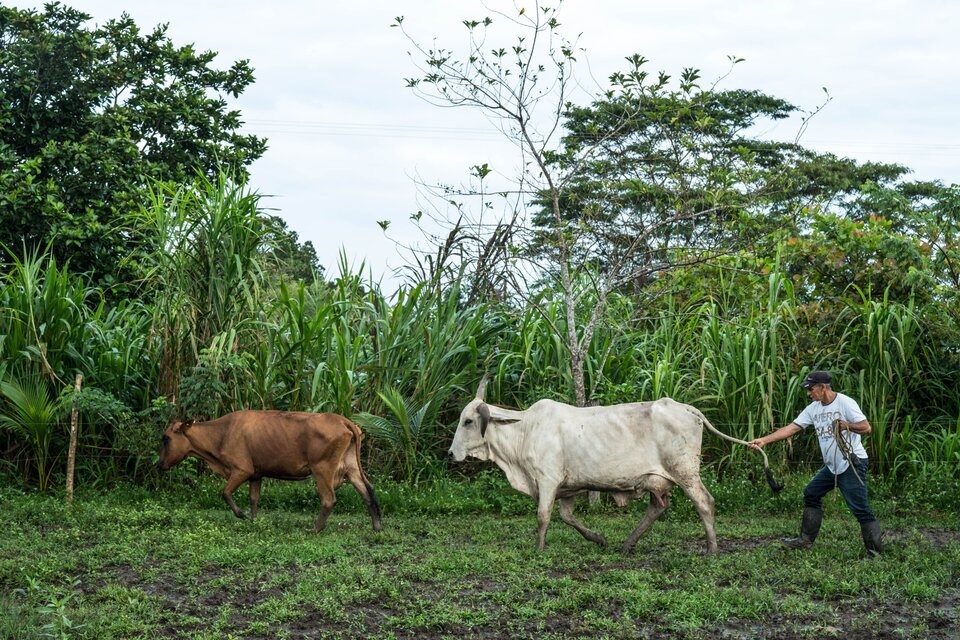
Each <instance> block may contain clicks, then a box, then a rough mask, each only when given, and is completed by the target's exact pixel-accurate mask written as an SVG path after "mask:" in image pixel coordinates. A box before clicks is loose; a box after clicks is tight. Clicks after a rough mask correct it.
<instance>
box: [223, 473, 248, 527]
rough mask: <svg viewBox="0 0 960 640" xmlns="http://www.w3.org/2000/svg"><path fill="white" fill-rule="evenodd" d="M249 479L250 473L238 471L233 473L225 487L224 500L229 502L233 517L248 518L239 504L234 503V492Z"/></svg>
mask: <svg viewBox="0 0 960 640" xmlns="http://www.w3.org/2000/svg"><path fill="white" fill-rule="evenodd" d="M249 477H250V474H249V473H244V472H242V471H237V470H234V471H231V472H230V477H229V478H227V484H226V485H225V486H224V487H223V499H224V500H226V501H227V504H228V505H229V506H230V510H231V511H233V515H235V516H237V517H238V518H246V517H247V516H246V515H245V514H244V513H243V511H241V510H240V507H238V506H237V503H236V502H234V501H233V492H234V491H236V490H237V487H239V486H240V485H242V484H243V483H244V482H246V481H247V478H249Z"/></svg>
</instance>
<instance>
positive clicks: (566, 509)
mask: <svg viewBox="0 0 960 640" xmlns="http://www.w3.org/2000/svg"><path fill="white" fill-rule="evenodd" d="M558 502H559V503H560V519H561V520H563V521H564V522H566V523H567V524H568V525H570V526H571V527H573V528H574V529H576V530H577V531H579V532H580V535H582V536H583V537H584V538H586V539H587V540H589V541H590V542H596V543H597V544H598V545H600V546H601V547H605V546H607V539H606V538H604V537H603V536H602V535H600V534H599V533H597V532H595V531H591V530H590V529H587V528H586V527H585V526H583V525H582V524H580V522H579V521H578V520H577V519H576V517H574V515H573V507H574V504H575V502H576V498H573V497H570V498H560V499H559V500H558Z"/></svg>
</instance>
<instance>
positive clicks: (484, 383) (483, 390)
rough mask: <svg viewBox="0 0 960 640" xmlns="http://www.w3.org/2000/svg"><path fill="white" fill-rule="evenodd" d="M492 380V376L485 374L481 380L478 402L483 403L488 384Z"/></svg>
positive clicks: (478, 388) (478, 389)
mask: <svg viewBox="0 0 960 640" xmlns="http://www.w3.org/2000/svg"><path fill="white" fill-rule="evenodd" d="M489 380H490V376H488V375H487V374H483V378H482V379H481V380H480V386H479V387H477V400H480V401H481V402H482V401H483V396H484V394H485V393H486V391H487V382H488V381H489Z"/></svg>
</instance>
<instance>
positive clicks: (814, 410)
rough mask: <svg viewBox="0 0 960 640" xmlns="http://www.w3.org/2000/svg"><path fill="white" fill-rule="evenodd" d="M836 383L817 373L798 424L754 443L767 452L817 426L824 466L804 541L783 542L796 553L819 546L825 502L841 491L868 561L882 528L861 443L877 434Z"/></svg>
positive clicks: (813, 486) (816, 479)
mask: <svg viewBox="0 0 960 640" xmlns="http://www.w3.org/2000/svg"><path fill="white" fill-rule="evenodd" d="M831 380H832V378H831V376H830V373H829V372H827V371H811V372H810V374H809V375H807V377H806V378H805V379H804V381H803V382H802V383H801V384H800V386H801V387H803V388H804V389H806V390H807V396H808V397H809V398H810V400H811V401H812V402H811V403H810V404H809V405H807V407H806V408H805V409H804V410H803V411H802V412H800V415H799V416H797V417H796V419H795V420H794V421H793V422H791V423H790V424H788V425H786V426H785V427H780V428H779V429H777V430H776V431H774V432H773V433H771V434H769V435H766V436H763V437H760V438H757V439H755V440H753V441H751V442H750V446H751V447H753V448H754V449H762V448H763V447H764V446H766V445H768V444H770V443H771V442H777V441H779V440H786V439H787V438H790V437H791V436H793V435H794V434H795V433H798V432H800V431H802V430H803V429H806V428H807V427H811V426H812V427H814V429H815V430H816V433H817V438H818V439H819V440H820V452H821V453H822V454H823V462H824V466H823V467H822V468H821V469H820V470H819V471H818V472H817V473H816V475H814V476H813V479H811V480H810V482H809V483H808V484H807V486H806V488H804V490H803V519H802V521H801V523H800V536H799V537H797V538H787V539H785V540H784V541H783V543H784V544H785V545H786V546H788V547H790V548H791V549H809V548H810V547H811V546H813V542H814V540H816V539H817V534H818V533H820V523H821V522H822V521H823V497H824V496H825V495H827V493H828V492H829V491H830V490H831V489H833V488H834V487H837V488H838V489H840V493H841V494H843V499H844V500H845V501H846V503H847V507H848V508H849V509H850V511H851V513H853V515H854V517H856V519H857V521H858V522H859V523H860V532H861V534H862V536H863V544H864V546H866V548H867V557H873V556H879V555H880V553H881V547H880V523H879V522H877V518H876V516H874V515H873V511H871V510H870V504H869V502H868V501H867V451H866V449H864V448H863V443H862V442H861V441H860V438H861V436H864V435H866V434H868V433H870V431H871V430H872V429H871V427H870V423H869V422H868V421H867V418H866V416H864V415H863V412H862V411H861V410H860V406H859V405H858V404H857V403H856V401H855V400H853V398H850V397H849V396H846V395H844V394H842V393H837V392H836V391H834V390H833V389H832V388H831Z"/></svg>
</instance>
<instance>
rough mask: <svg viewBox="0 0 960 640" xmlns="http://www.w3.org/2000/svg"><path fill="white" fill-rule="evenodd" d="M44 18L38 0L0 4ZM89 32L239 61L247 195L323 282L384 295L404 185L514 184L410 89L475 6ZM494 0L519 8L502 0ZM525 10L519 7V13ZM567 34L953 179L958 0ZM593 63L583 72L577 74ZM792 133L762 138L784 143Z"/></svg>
mask: <svg viewBox="0 0 960 640" xmlns="http://www.w3.org/2000/svg"><path fill="white" fill-rule="evenodd" d="M3 2H5V3H8V4H10V5H13V6H16V7H19V8H40V7H41V6H42V3H41V2H37V1H33V0H13V1H12V2H10V1H9V0H3ZM64 4H66V5H68V6H71V7H73V8H76V9H79V10H81V11H83V12H85V13H88V14H90V15H91V16H92V22H91V24H90V25H89V26H91V27H92V26H93V24H94V23H96V24H102V23H103V22H105V21H107V20H109V19H112V18H117V17H119V16H120V15H121V13H123V12H127V13H128V14H130V15H131V17H133V19H134V20H135V21H136V22H137V23H138V25H140V27H141V29H143V30H149V29H151V28H152V27H154V26H155V25H157V24H160V23H169V32H168V34H169V36H170V37H171V39H172V40H173V42H174V44H176V45H178V46H182V45H186V44H191V43H192V44H194V45H195V46H196V48H198V49H201V50H213V51H216V52H218V53H219V55H218V57H217V58H216V60H215V62H214V65H213V66H215V67H219V68H226V67H228V66H229V65H230V63H231V62H233V61H234V60H237V59H241V58H246V59H249V60H250V61H251V64H252V66H253V67H254V68H255V75H256V82H255V83H254V85H253V86H251V87H250V88H248V90H247V92H246V93H245V94H243V95H242V96H241V97H240V99H239V100H238V101H237V102H236V103H235V104H234V105H233V106H234V107H236V108H238V109H240V110H241V112H242V113H243V116H244V121H245V123H246V124H245V131H246V132H249V133H254V134H256V135H258V136H262V137H266V138H268V140H269V147H270V148H269V150H268V151H267V152H266V154H265V155H264V157H263V158H261V159H260V160H258V161H257V162H256V163H255V164H254V165H253V167H252V170H251V171H252V180H251V187H252V188H253V189H255V190H256V191H258V192H259V193H260V194H262V195H264V196H270V197H269V198H268V199H264V200H263V202H264V204H265V205H266V206H268V207H271V208H275V209H276V210H277V211H275V213H276V214H277V215H280V216H282V217H283V218H284V219H285V220H286V221H287V223H288V225H289V226H290V228H291V229H292V230H294V231H296V232H297V233H298V234H299V236H300V239H301V240H302V241H306V240H309V241H311V242H313V244H314V246H315V247H316V249H317V253H318V255H319V258H320V261H321V264H322V265H323V266H324V267H325V268H326V269H327V272H328V275H331V276H332V275H335V274H336V273H337V264H338V254H339V252H340V250H341V248H343V249H344V250H345V251H346V253H347V256H348V259H349V261H350V263H351V264H352V265H354V267H356V266H358V265H359V264H360V263H361V262H365V263H366V265H367V266H368V267H369V268H370V269H372V271H373V274H374V277H375V278H378V279H379V278H381V277H382V278H383V280H384V283H385V284H389V281H390V276H389V272H390V270H391V269H392V268H395V267H397V266H399V265H400V264H401V263H402V262H403V257H402V256H401V255H398V253H397V250H396V247H395V245H394V242H393V241H392V240H391V239H390V238H388V237H387V236H386V235H385V234H384V232H383V231H382V230H381V229H380V227H379V226H378V224H377V221H379V220H389V221H390V227H389V230H388V235H389V236H391V237H392V238H393V239H395V240H401V241H404V242H409V241H411V240H413V239H415V238H416V237H418V234H417V232H416V231H415V229H414V227H413V225H412V223H411V222H410V221H409V215H410V214H412V213H414V212H415V211H417V210H419V209H425V208H426V207H427V206H428V203H426V202H425V201H424V198H425V195H424V192H423V190H422V189H418V187H417V186H416V183H415V180H414V178H415V176H419V177H420V178H421V179H422V180H424V181H426V182H454V183H456V182H463V181H465V180H466V177H467V174H468V171H469V167H470V166H472V165H477V164H481V163H484V162H487V163H490V164H491V165H493V166H494V167H495V168H496V169H497V170H502V171H504V172H505V173H509V172H511V170H512V169H511V167H512V166H515V165H511V163H513V162H516V161H517V158H516V157H515V156H514V155H513V152H512V151H511V148H510V147H509V146H508V145H506V144H505V143H504V141H503V140H502V136H500V135H499V134H498V133H497V132H496V131H495V130H494V129H493V128H492V126H491V125H490V124H489V123H488V122H487V121H486V120H485V119H484V118H483V117H481V116H480V114H478V113H476V112H470V111H468V110H462V109H461V110H455V109H454V110H451V109H440V108H438V107H434V106H430V105H429V104H426V103H425V102H423V101H422V100H420V99H418V98H416V97H415V96H414V95H413V94H412V93H411V92H410V90H409V89H407V88H406V87H405V85H404V78H406V77H410V76H413V75H415V73H416V70H415V68H414V67H413V64H412V62H411V59H410V58H409V57H408V55H407V52H408V51H409V50H410V44H409V42H408V41H407V40H406V39H405V38H404V37H403V36H402V34H401V33H399V32H398V30H396V29H392V28H391V27H390V25H391V23H393V21H394V17H396V16H399V15H402V16H404V18H405V20H404V25H405V26H406V28H407V30H408V31H410V32H411V33H412V34H413V35H414V36H415V37H416V38H417V39H418V40H419V41H420V42H424V43H430V42H432V41H433V40H434V38H436V41H437V43H438V44H440V45H442V46H444V47H445V48H452V49H454V50H459V51H462V49H460V46H461V44H462V43H463V42H464V33H465V30H464V28H463V26H462V24H461V22H462V20H464V19H467V18H470V19H474V18H482V17H483V16H486V15H488V14H489V11H487V10H486V9H485V8H484V4H483V3H481V2H478V1H475V0H457V1H455V0H389V1H387V0H367V1H362V0H349V1H346V0H345V1H340V0H323V1H317V0H275V1H274V2H271V3H267V2H263V0H202V1H201V0H164V1H162V2H155V1H153V0H137V1H136V2H131V1H130V0H72V1H71V0H64ZM486 4H487V6H490V7H495V8H497V9H501V10H504V11H512V7H513V6H514V5H513V3H512V2H504V1H500V0H490V1H489V2H487V3H486ZM519 6H523V5H522V4H520V5H519ZM559 17H560V21H561V23H562V25H563V26H562V28H561V32H562V33H563V34H564V35H566V36H570V37H572V36H576V35H577V34H581V35H580V38H579V45H580V47H581V48H582V49H583V52H582V53H581V54H580V55H578V58H579V60H580V67H579V71H578V74H579V76H580V77H581V78H589V77H590V76H592V77H594V78H596V79H597V81H598V82H600V83H601V84H603V83H604V80H605V78H606V77H607V76H608V75H609V73H610V72H612V71H614V70H621V69H623V68H624V64H623V60H624V58H625V57H626V56H629V55H632V54H640V55H642V56H644V57H646V58H647V59H649V61H650V62H649V63H648V67H647V68H648V69H649V70H650V71H652V72H657V71H661V70H662V71H666V72H667V73H670V74H671V75H674V76H676V75H679V73H680V71H681V70H682V69H683V68H684V67H695V68H699V69H701V70H702V72H703V76H704V78H705V80H712V79H715V78H717V77H719V76H721V75H723V74H724V73H725V72H726V71H727V69H728V67H729V62H728V56H737V57H740V58H745V61H744V62H742V63H740V64H739V65H737V66H736V68H735V69H734V70H733V73H732V74H731V75H730V76H729V77H728V78H727V79H726V80H724V82H723V83H722V84H721V85H720V87H721V88H724V89H734V88H745V89H756V90H760V91H763V92H766V93H768V94H771V95H773V96H776V97H779V98H783V99H785V100H788V101H789V102H791V103H793V104H795V105H796V106H798V107H800V108H801V109H804V110H812V109H815V108H816V107H817V106H818V105H820V104H821V103H822V102H823V100H824V97H825V94H824V91H823V88H826V89H827V91H828V92H829V94H830V96H831V97H832V100H831V101H830V103H829V104H828V105H827V106H826V108H825V109H824V110H823V111H821V112H820V113H819V114H817V115H816V117H815V118H813V119H812V121H811V123H810V125H809V128H808V129H807V130H806V132H805V134H804V136H803V137H802V138H801V143H802V144H805V145H806V146H808V147H811V148H814V149H818V150H821V151H830V152H833V153H835V154H837V155H839V156H843V157H851V158H856V159H858V160H861V161H865V160H875V161H883V162H895V163H900V164H903V165H905V166H907V167H910V168H911V169H913V174H912V177H913V178H916V179H931V180H932V179H938V180H941V181H943V182H944V183H946V184H955V183H960V134H958V131H960V120H958V117H957V115H958V112H960V110H958V107H957V105H958V104H960V78H958V71H957V61H958V60H960V37H958V33H960V31H958V29H960V2H956V0H942V1H941V0H909V1H907V0H903V1H900V0H874V1H873V2H842V1H838V0H802V1H794V0H782V1H775V2H758V1H756V0H726V1H725V2H719V1H716V0H670V2H664V1H659V2H650V1H645V0H619V1H616V2H614V1H612V0H567V1H566V3H565V4H564V5H563V8H562V10H561V13H560V16H559ZM588 65H589V66H588ZM798 126H799V122H797V121H793V122H788V123H783V124H780V125H778V126H777V127H775V128H771V129H770V130H769V131H767V132H765V133H766V135H768V136H770V137H771V138H777V139H784V140H793V139H794V137H795V135H796V133H797V129H798Z"/></svg>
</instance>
